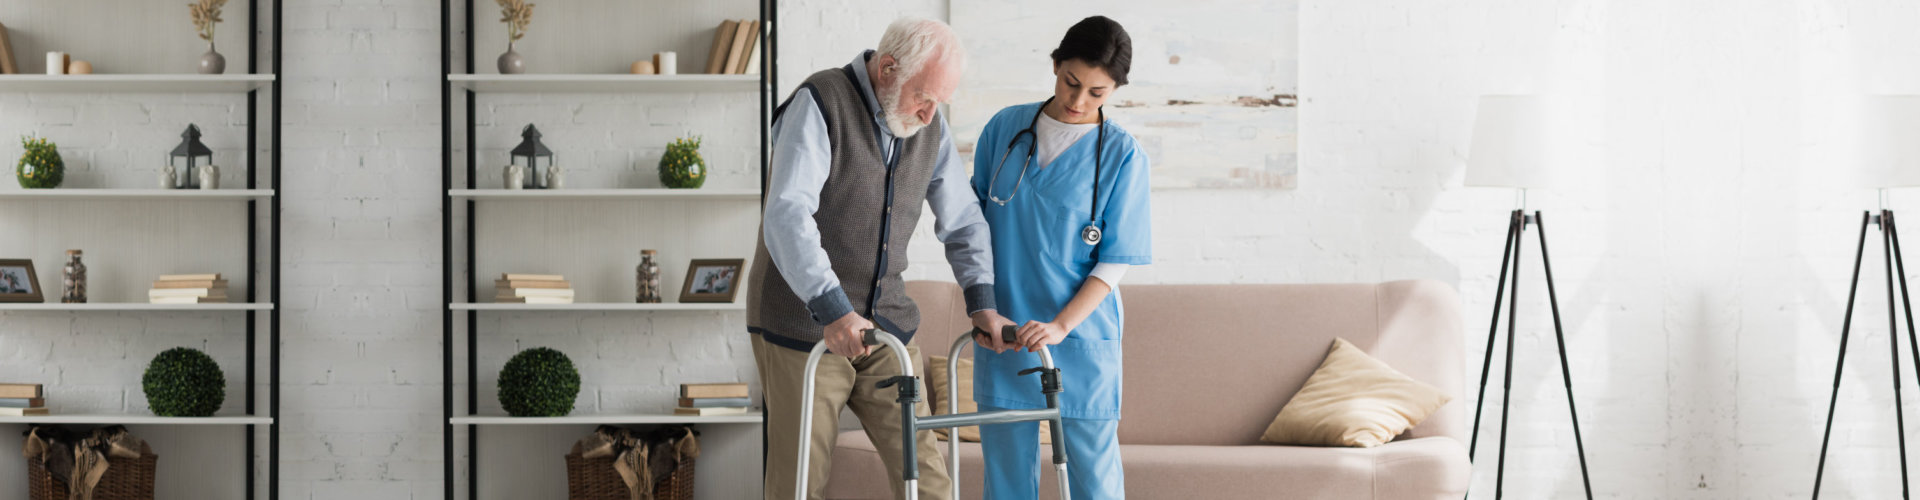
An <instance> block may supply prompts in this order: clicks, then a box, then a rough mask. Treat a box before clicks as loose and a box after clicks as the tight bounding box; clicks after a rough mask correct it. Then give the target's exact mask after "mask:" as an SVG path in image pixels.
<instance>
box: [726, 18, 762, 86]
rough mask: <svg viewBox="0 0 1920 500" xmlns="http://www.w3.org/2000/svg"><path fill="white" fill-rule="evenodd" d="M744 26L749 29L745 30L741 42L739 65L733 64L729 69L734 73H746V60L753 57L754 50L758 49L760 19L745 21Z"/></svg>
mask: <svg viewBox="0 0 1920 500" xmlns="http://www.w3.org/2000/svg"><path fill="white" fill-rule="evenodd" d="M746 26H747V29H748V30H749V31H747V37H746V40H745V41H744V42H742V44H741V47H743V50H742V52H741V53H740V65H739V66H734V67H733V71H731V73H733V74H736V75H744V74H747V64H748V63H747V61H748V60H749V59H753V53H754V52H758V51H759V50H758V49H757V47H759V45H760V21H747V24H746Z"/></svg>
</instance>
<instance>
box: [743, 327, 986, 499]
mask: <svg viewBox="0 0 1920 500" xmlns="http://www.w3.org/2000/svg"><path fill="white" fill-rule="evenodd" d="M907 351H908V356H909V357H910V358H912V359H918V358H919V357H920V347H919V346H918V345H908V346H907ZM753 360H754V362H755V363H757V364H758V365H759V369H760V387H761V388H762V389H763V390H764V391H766V400H767V422H766V426H767V475H766V500H793V497H794V491H793V489H794V486H796V484H795V483H796V482H797V480H798V478H797V477H796V476H795V475H794V474H795V472H796V470H795V469H796V468H798V467H799V465H800V464H799V459H798V457H799V454H800V441H799V440H800V436H801V435H803V434H805V435H807V436H809V437H808V439H811V440H812V441H813V444H812V447H813V449H812V450H811V453H809V455H810V458H808V459H807V460H808V462H807V465H808V469H809V470H808V471H807V490H808V491H807V498H808V499H811V500H821V499H823V498H824V497H823V496H822V494H821V492H822V491H825V490H826V487H827V472H828V471H829V470H831V467H832V466H833V446H834V442H835V441H836V438H837V437H838V436H839V434H840V430H839V428H840V409H841V408H843V407H845V408H852V409H853V414H854V415H855V416H857V417H859V418H860V425H861V426H862V427H865V428H866V431H867V437H868V438H871V439H872V440H873V444H874V447H875V448H877V449H878V450H880V458H881V460H882V461H883V462H885V463H886V468H887V479H888V481H889V482H890V484H892V485H893V495H894V498H905V491H904V490H905V487H906V484H905V483H903V482H902V481H901V479H900V404H899V403H897V402H895V401H894V399H896V398H897V397H898V395H899V393H898V392H897V390H896V389H894V388H892V387H889V388H886V389H878V388H875V387H874V384H877V383H879V382H880V381H882V380H886V379H887V378H888V377H893V376H898V375H900V364H899V363H900V359H899V356H898V354H897V353H895V352H894V351H893V349H890V348H886V347H875V348H874V349H873V351H872V352H871V353H869V354H867V355H865V356H860V357H857V358H851V359H849V358H847V357H844V356H840V355H837V354H832V353H828V354H824V355H822V356H820V367H819V368H818V371H817V372H815V376H816V377H818V378H819V380H818V381H817V385H815V386H814V392H813V396H814V399H813V429H811V430H810V431H802V430H801V429H800V396H801V394H802V392H801V391H802V390H804V389H805V386H804V385H802V384H805V383H812V382H815V381H809V380H803V377H805V376H806V373H807V372H806V368H807V366H806V365H807V353H805V352H801V351H796V350H793V349H788V348H785V347H780V346H778V345H774V344H772V343H769V342H767V341H766V340H765V339H762V338H761V337H760V335H754V336H753ZM915 375H920V373H919V372H918V371H917V370H916V371H915ZM925 394H926V391H924V390H923V391H921V402H920V403H919V404H918V405H917V407H916V408H915V413H917V414H919V415H920V416H926V415H928V409H927V403H926V396H925ZM914 437H915V439H914V446H916V447H918V448H919V451H918V454H919V462H920V488H919V489H920V498H922V499H925V500H951V499H949V498H947V497H948V496H949V495H948V494H949V493H950V490H951V488H952V486H951V485H952V483H951V482H950V481H951V480H952V479H951V478H949V477H947V464H946V460H945V459H943V458H942V455H941V452H940V449H939V448H937V447H936V444H935V442H934V436H933V433H931V432H921V433H919V434H918V435H916V436H914Z"/></svg>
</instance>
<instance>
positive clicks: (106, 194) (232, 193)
mask: <svg viewBox="0 0 1920 500" xmlns="http://www.w3.org/2000/svg"><path fill="white" fill-rule="evenodd" d="M272 197H273V190H272V189H0V200H192V201H200V200H253V199H266V198H272Z"/></svg>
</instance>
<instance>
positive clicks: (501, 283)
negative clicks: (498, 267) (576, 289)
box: [493, 273, 573, 304]
mask: <svg viewBox="0 0 1920 500" xmlns="http://www.w3.org/2000/svg"><path fill="white" fill-rule="evenodd" d="M493 288H494V290H496V293H495V294H494V296H493V301H494V302H500V303H513V304H572V303H573V285H572V284H570V283H567V278H566V277H564V276H561V275H558V274H512V273H502V274H501V275H500V279H499V280H498V281H494V282H493Z"/></svg>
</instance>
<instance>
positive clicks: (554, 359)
mask: <svg viewBox="0 0 1920 500" xmlns="http://www.w3.org/2000/svg"><path fill="white" fill-rule="evenodd" d="M579 395H580V371H579V370H575V369H574V368H573V360H570V359H567V355H565V354H561V353H560V351H556V350H553V349H548V348H545V347H535V348H532V349H527V350H525V351H520V354H515V355H513V359H510V360H507V366H506V367H503V368H501V369H500V407H501V408H505V409H506V410H507V414H508V415H513V416H516V417H561V416H566V414H568V413H571V412H573V400H574V398H575V397H577V396H579Z"/></svg>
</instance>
